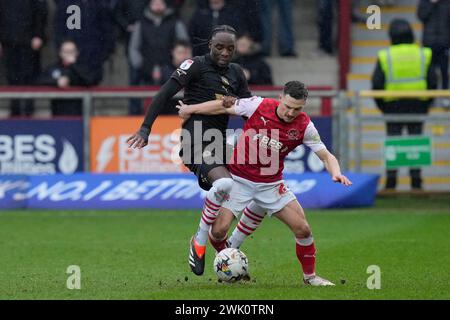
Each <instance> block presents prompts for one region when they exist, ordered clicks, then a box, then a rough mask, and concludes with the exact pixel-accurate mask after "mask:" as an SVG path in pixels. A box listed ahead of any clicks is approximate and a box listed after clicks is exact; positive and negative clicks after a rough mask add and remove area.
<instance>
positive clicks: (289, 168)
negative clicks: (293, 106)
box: [228, 117, 332, 173]
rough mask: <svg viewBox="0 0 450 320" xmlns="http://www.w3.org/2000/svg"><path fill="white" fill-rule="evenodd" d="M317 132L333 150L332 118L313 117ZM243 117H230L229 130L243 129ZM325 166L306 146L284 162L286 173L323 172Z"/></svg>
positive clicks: (291, 154) (297, 149) (231, 139)
mask: <svg viewBox="0 0 450 320" xmlns="http://www.w3.org/2000/svg"><path fill="white" fill-rule="evenodd" d="M311 121H312V122H313V123H314V126H315V127H316V129H317V131H319V134H320V138H321V140H322V142H323V143H324V144H325V145H326V146H327V149H328V150H330V151H331V150H332V128H331V124H332V119H331V117H311ZM244 122H245V121H244V119H243V118H242V117H230V121H229V123H228V128H230V129H241V128H242V127H243V126H244ZM234 139H237V137H234V138H229V139H228V143H232V142H233V140H234ZM323 171H325V166H324V165H323V162H322V161H320V159H319V158H318V157H317V156H316V154H315V153H314V152H311V150H310V149H309V148H308V147H305V146H304V145H300V146H298V147H297V148H296V149H295V150H293V151H292V152H290V153H289V155H288V156H287V157H286V159H285V162H284V172H286V173H303V172H323Z"/></svg>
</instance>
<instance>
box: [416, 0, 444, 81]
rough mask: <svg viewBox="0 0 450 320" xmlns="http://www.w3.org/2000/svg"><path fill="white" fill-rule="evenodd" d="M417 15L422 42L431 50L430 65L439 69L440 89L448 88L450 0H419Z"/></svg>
mask: <svg viewBox="0 0 450 320" xmlns="http://www.w3.org/2000/svg"><path fill="white" fill-rule="evenodd" d="M417 15H418V16H419V19H420V20H421V21H422V23H423V37H422V43H423V45H424V46H425V47H429V48H431V51H432V52H433V59H432V62H431V63H432V65H433V66H434V67H435V68H439V69H440V70H441V76H442V89H448V88H449V87H448V51H449V47H450V1H449V0H420V3H419V7H418V10H417Z"/></svg>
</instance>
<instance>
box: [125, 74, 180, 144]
mask: <svg viewBox="0 0 450 320" xmlns="http://www.w3.org/2000/svg"><path fill="white" fill-rule="evenodd" d="M181 88H182V86H181V85H180V84H179V83H178V82H177V81H175V80H174V79H170V80H169V81H167V82H166V83H165V84H164V85H163V86H162V87H161V89H160V90H159V92H158V93H157V94H156V96H155V98H154V99H153V102H152V104H151V105H150V107H149V108H148V109H147V113H146V114H145V118H144V121H143V123H142V125H141V128H140V129H139V130H138V131H137V132H136V133H135V134H133V135H132V136H131V137H129V138H128V139H127V143H128V147H130V148H134V149H135V148H138V149H141V148H143V147H145V146H146V145H147V143H148V136H149V135H150V131H151V129H152V126H153V122H155V120H156V118H157V117H158V115H159V114H160V113H161V112H162V110H163V109H164V107H165V106H166V105H168V103H167V102H168V101H169V100H170V99H171V98H172V97H173V96H174V95H175V94H176V93H177V92H178V91H180V90H181Z"/></svg>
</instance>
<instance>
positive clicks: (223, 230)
mask: <svg viewBox="0 0 450 320" xmlns="http://www.w3.org/2000/svg"><path fill="white" fill-rule="evenodd" d="M216 222H219V223H214V224H213V226H212V227H211V235H212V236H213V238H214V239H217V240H220V239H223V238H225V237H226V235H227V232H228V228H229V226H228V225H227V224H226V223H223V222H220V221H216Z"/></svg>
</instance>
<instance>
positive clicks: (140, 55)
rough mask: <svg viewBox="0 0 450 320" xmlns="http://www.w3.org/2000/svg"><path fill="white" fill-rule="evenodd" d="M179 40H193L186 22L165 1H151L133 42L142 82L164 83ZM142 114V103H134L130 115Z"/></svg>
mask: <svg viewBox="0 0 450 320" xmlns="http://www.w3.org/2000/svg"><path fill="white" fill-rule="evenodd" d="M177 40H186V41H188V40H189V35H188V33H187V30H186V27H185V25H184V24H183V22H181V20H179V19H178V18H177V16H176V15H175V12H174V10H173V9H172V8H170V7H168V6H167V5H166V1H165V0H150V1H149V5H148V7H146V8H145V10H144V15H143V17H142V18H141V20H140V21H138V22H137V23H136V26H135V30H134V31H133V34H132V36H131V41H130V45H129V57H130V63H131V65H132V66H133V68H135V69H138V70H139V73H140V75H139V81H138V84H145V85H159V84H161V68H162V67H163V66H164V65H168V64H170V50H171V49H172V47H173V45H174V43H175V42H176V41H177ZM141 113H142V107H141V104H140V103H139V104H138V105H137V104H135V103H133V104H130V108H129V114H141Z"/></svg>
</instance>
